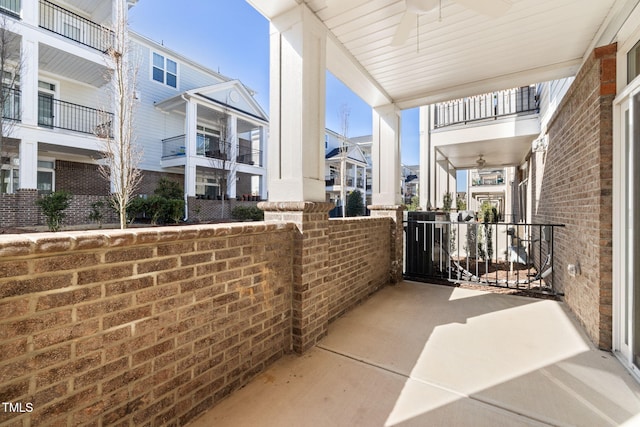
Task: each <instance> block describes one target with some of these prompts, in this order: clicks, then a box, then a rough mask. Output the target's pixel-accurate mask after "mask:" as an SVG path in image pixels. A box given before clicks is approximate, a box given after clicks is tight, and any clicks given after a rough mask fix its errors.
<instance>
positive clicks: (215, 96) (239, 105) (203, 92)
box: [156, 80, 269, 123]
mask: <svg viewBox="0 0 640 427" xmlns="http://www.w3.org/2000/svg"><path fill="white" fill-rule="evenodd" d="M185 98H197V99H199V100H200V101H204V102H205V103H206V102H211V103H213V104H215V105H217V106H219V107H222V108H228V109H231V110H234V111H236V112H238V113H242V114H244V115H247V116H249V117H252V118H254V119H257V120H260V121H262V122H266V123H268V122H269V117H268V116H267V113H266V112H265V111H264V110H263V109H262V107H260V104H258V102H257V101H256V100H255V99H254V98H253V96H252V95H251V92H250V91H249V90H248V89H247V88H246V86H245V85H243V84H242V82H241V81H240V80H229V81H226V82H222V83H217V84H214V85H210V86H204V87H199V88H195V89H190V90H187V91H184V92H182V93H180V94H178V95H175V96H172V97H171V98H168V99H165V100H164V101H160V102H158V103H156V108H159V109H161V110H164V111H171V110H173V109H175V108H176V106H177V105H182V104H183V103H184V102H185Z"/></svg>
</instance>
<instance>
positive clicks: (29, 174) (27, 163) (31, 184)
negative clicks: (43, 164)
mask: <svg viewBox="0 0 640 427" xmlns="http://www.w3.org/2000/svg"><path fill="white" fill-rule="evenodd" d="M18 173H19V178H20V189H21V190H36V189H37V188H38V142H37V141H25V140H24V139H23V140H22V141H20V166H19V170H18Z"/></svg>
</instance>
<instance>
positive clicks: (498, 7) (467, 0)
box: [454, 0, 512, 18]
mask: <svg viewBox="0 0 640 427" xmlns="http://www.w3.org/2000/svg"><path fill="white" fill-rule="evenodd" d="M454 1H455V2H456V3H458V4H460V5H462V6H464V7H466V8H467V9H470V10H473V11H474V12H477V13H479V14H481V15H487V16H490V17H492V18H498V17H500V16H503V15H504V14H505V13H507V12H508V11H509V9H510V8H511V5H512V3H511V1H510V0H454Z"/></svg>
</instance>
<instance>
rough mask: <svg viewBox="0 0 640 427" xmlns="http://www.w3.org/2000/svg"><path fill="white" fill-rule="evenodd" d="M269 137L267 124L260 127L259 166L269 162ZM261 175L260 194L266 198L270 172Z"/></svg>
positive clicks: (262, 198)
mask: <svg viewBox="0 0 640 427" xmlns="http://www.w3.org/2000/svg"><path fill="white" fill-rule="evenodd" d="M268 137H269V132H268V130H267V128H266V127H265V126H261V127H260V143H259V144H258V148H259V150H260V163H259V166H265V165H266V164H267V153H268V152H267V139H268ZM268 173H269V172H268V171H267V173H266V174H263V175H260V181H259V183H258V185H259V187H258V188H259V195H260V199H261V200H266V199H267V198H268V197H269V194H268V191H267V184H268V183H269V179H268V176H267V174H268Z"/></svg>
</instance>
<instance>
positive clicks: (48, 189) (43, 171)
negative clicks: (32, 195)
mask: <svg viewBox="0 0 640 427" xmlns="http://www.w3.org/2000/svg"><path fill="white" fill-rule="evenodd" d="M54 165H55V162H54V161H53V160H38V192H39V193H43V194H51V193H53V192H54V191H55V185H54V173H55V172H54Z"/></svg>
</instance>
